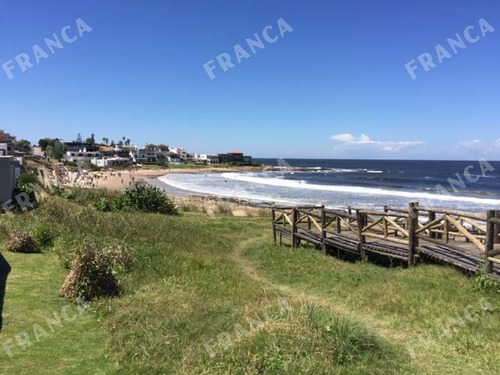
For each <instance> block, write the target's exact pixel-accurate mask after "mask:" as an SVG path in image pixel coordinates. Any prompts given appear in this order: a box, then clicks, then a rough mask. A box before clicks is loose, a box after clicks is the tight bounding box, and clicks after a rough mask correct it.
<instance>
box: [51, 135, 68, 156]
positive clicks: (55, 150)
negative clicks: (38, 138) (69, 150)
mask: <svg viewBox="0 0 500 375" xmlns="http://www.w3.org/2000/svg"><path fill="white" fill-rule="evenodd" d="M65 152H66V146H65V145H64V144H63V143H61V141H59V140H58V139H56V140H55V142H54V144H53V145H49V146H47V155H48V156H49V157H51V158H53V159H57V160H60V159H62V157H63V155H64V153H65Z"/></svg>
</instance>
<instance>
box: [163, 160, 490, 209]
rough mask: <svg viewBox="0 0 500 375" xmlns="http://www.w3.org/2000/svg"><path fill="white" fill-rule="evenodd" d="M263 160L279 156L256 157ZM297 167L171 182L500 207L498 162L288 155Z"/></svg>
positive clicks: (314, 200) (284, 197)
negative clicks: (297, 169)
mask: <svg viewBox="0 0 500 375" xmlns="http://www.w3.org/2000/svg"><path fill="white" fill-rule="evenodd" d="M255 162H256V163H259V164H265V165H272V166H277V165H283V164H284V162H283V161H282V160H277V159H255ZM286 163H287V164H288V165H290V166H292V167H299V168H301V170H300V171H286V170H282V171H272V172H271V171H270V172H248V173H218V174H170V175H167V176H163V177H160V178H159V180H160V181H162V182H163V183H166V184H169V185H171V186H173V187H175V188H178V189H183V190H187V191H191V192H193V193H202V194H208V195H216V196H223V197H234V198H241V199H246V200H251V201H254V202H275V203H278V204H319V205H325V206H327V207H330V208H345V207H347V206H355V207H364V208H381V207H382V206H384V205H389V206H392V207H400V208H404V207H407V206H408V203H409V202H412V201H417V202H419V203H420V204H421V205H425V206H432V207H436V208H447V209H457V210H465V211H474V212H480V211H485V210H488V209H490V210H491V209H500V162H490V161H485V160H483V161H415V160H315V159H287V160H286Z"/></svg>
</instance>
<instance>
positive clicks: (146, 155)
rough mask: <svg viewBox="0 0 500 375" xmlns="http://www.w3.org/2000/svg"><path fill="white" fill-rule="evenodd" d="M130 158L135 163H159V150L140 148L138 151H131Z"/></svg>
mask: <svg viewBox="0 0 500 375" xmlns="http://www.w3.org/2000/svg"><path fill="white" fill-rule="evenodd" d="M130 158H131V159H132V161H133V162H134V163H139V164H156V163H158V151H156V150H149V149H146V148H140V149H138V150H137V151H135V152H133V151H130Z"/></svg>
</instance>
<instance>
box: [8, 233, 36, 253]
mask: <svg viewBox="0 0 500 375" xmlns="http://www.w3.org/2000/svg"><path fill="white" fill-rule="evenodd" d="M7 250H8V251H10V252H12V253H24V254H35V253H40V252H41V251H40V249H39V248H38V246H37V245H36V242H35V240H34V239H33V237H31V236H29V235H27V234H25V233H14V234H13V235H12V236H10V238H9V240H8V241H7Z"/></svg>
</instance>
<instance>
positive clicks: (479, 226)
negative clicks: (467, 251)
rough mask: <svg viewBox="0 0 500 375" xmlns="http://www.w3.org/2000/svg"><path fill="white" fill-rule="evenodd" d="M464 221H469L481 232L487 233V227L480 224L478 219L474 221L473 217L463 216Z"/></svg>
mask: <svg viewBox="0 0 500 375" xmlns="http://www.w3.org/2000/svg"><path fill="white" fill-rule="evenodd" d="M461 219H462V220H463V221H465V222H467V223H469V224H470V225H472V226H473V227H475V228H477V229H479V230H480V231H481V232H483V233H486V227H485V226H483V225H480V224H479V223H477V222H476V221H472V220H471V219H469V218H467V217H462V218H461Z"/></svg>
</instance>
